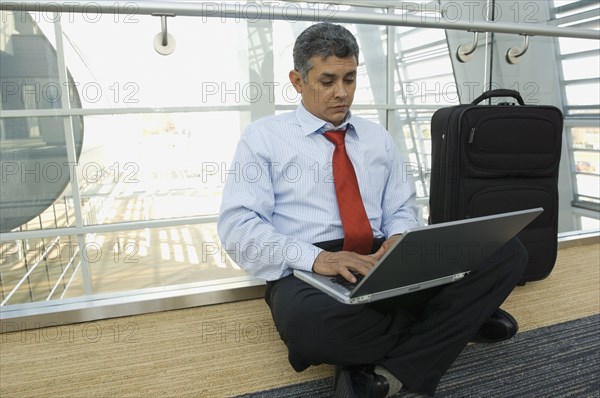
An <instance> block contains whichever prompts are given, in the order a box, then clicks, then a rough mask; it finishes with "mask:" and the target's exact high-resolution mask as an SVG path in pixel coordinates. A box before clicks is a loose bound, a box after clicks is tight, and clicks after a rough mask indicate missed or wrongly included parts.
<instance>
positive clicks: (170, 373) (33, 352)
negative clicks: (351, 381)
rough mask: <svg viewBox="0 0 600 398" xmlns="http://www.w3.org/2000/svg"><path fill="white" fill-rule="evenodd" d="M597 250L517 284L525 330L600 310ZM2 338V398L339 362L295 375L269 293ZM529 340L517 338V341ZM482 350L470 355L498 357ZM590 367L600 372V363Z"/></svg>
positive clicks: (211, 385) (562, 257)
mask: <svg viewBox="0 0 600 398" xmlns="http://www.w3.org/2000/svg"><path fill="white" fill-rule="evenodd" d="M599 249H600V245H599V244H597V243H596V244H591V245H586V246H579V247H572V248H568V249H563V250H560V251H559V256H558V260H557V263H556V267H555V269H554V271H553V272H552V274H551V275H550V277H548V278H547V279H545V280H543V281H539V282H533V283H528V284H527V285H526V286H522V287H518V288H516V289H515V291H514V292H513V293H512V294H511V296H510V297H509V299H508V300H507V301H506V302H505V303H504V305H503V308H505V309H506V310H508V311H510V312H511V313H512V314H513V315H515V317H516V318H517V319H518V320H519V322H520V325H521V332H527V331H532V332H533V333H538V334H539V335H541V336H543V335H545V334H546V333H548V331H551V330H552V329H540V328H544V327H546V326H550V325H555V324H561V323H564V322H568V321H572V320H578V319H581V318H586V317H589V316H592V315H595V314H598V313H600V254H599V253H600V250H599ZM15 326H16V328H17V329H18V325H15ZM597 331H598V329H597V328H596V332H597ZM571 332H572V333H576V332H577V330H576V329H573V330H572V331H571ZM566 334H569V333H566ZM523 335H524V334H523ZM573 336H575V337H576V335H575V334H573ZM0 339H1V340H0V397H2V398H12V397H15V398H17V397H19V398H20V397H76V398H80V397H142V396H143V397H231V396H238V395H241V394H247V393H252V392H256V391H265V390H272V389H276V388H281V387H285V386H295V385H299V384H300V383H304V382H310V381H315V380H317V381H318V380H323V379H326V378H328V377H331V375H332V373H333V369H332V367H331V366H318V367H312V368H310V369H308V370H306V371H305V372H302V373H296V372H294V371H293V369H292V368H291V367H290V366H289V364H288V362H287V352H286V348H285V346H284V345H283V343H282V342H281V341H280V339H279V336H278V334H277V332H276V331H275V329H274V327H273V322H272V320H271V317H270V314H269V310H268V307H267V306H266V304H265V303H264V301H263V300H262V299H256V300H249V301H243V302H237V303H228V304H221V305H213V306H205V307H197V308H190V309H184V310H177V311H167V312H160V313H153V314H144V315H139V316H131V317H124V318H117V319H107V320H102V321H96V322H86V323H82V324H77V325H65V326H60V327H47V328H43V329H37V330H31V331H16V332H12V333H4V334H1V335H0ZM521 340H522V334H519V335H517V337H516V338H515V339H514V340H513V341H512V342H511V344H513V343H519V342H521ZM551 342H552V343H551V344H547V345H540V346H539V347H537V348H536V349H540V350H542V351H543V350H546V353H555V352H557V350H556V349H555V347H554V346H555V344H558V343H560V339H559V340H558V341H554V340H551ZM533 348H535V347H531V349H533ZM480 349H481V348H477V350H480ZM529 349H530V347H528V346H527V348H526V349H524V352H523V353H522V355H523V356H522V357H521V354H520V353H519V352H515V354H514V356H513V357H510V358H505V359H504V358H503V359H502V361H503V363H502V367H504V366H506V365H505V363H508V362H514V361H521V360H522V358H534V357H535V356H530V355H529V353H528V352H527V350H529ZM561 349H564V352H565V353H568V352H570V351H573V350H577V349H579V348H578V346H577V344H573V345H570V346H565V347H563V348H561ZM469 350H470V349H469ZM595 350H596V351H595V354H596V358H597V355H598V348H596V349H595ZM468 352H470V351H465V353H468ZM478 352H480V351H473V353H472V354H470V355H473V356H475V357H478V356H481V357H482V358H487V357H488V356H490V355H494V356H495V355H497V354H489V353H487V352H483V351H482V352H481V353H479V354H478ZM561 352H563V351H561ZM591 352H592V354H594V351H591ZM526 355H527V356H526ZM463 356H465V355H463ZM463 356H461V358H463ZM562 358H563V357H561V358H560V361H559V363H562V362H561V361H562ZM564 358H565V359H566V358H567V357H566V356H565V357H564ZM480 359H481V358H480ZM461 360H462V359H461ZM577 360H578V359H577V358H575V361H577ZM469 363H471V362H466V363H465V364H469ZM482 363H485V364H487V363H488V362H486V361H484V362H482ZM490 363H491V362H490ZM497 363H498V362H496V364H497ZM519 363H521V364H522V362H519ZM455 365H456V364H455ZM464 366H467V365H464ZM523 366H524V365H523ZM536 367H539V364H538V365H537V366H536ZM455 368H456V366H454V367H453V368H452V369H455ZM480 368H481V369H480ZM512 369H513V373H511V376H510V377H509V375H505V376H503V377H506V384H510V383H511V381H512V379H513V378H514V377H516V376H519V377H522V378H524V379H525V380H527V379H531V380H532V383H533V382H534V381H535V380H536V378H539V376H536V378H533V377H532V376H531V375H530V374H529V373H528V372H529V370H525V369H526V368H524V367H521V368H519V367H515V366H513V367H512ZM591 369H592V370H594V372H595V371H596V370H597V362H596V368H594V367H593V366H592V367H591ZM484 370H485V367H483V366H477V367H472V368H471V370H469V372H472V373H473V374H474V376H473V377H477V381H478V383H476V384H478V385H479V384H481V383H482V382H484V381H485V380H484V379H483V377H481V378H480V377H478V376H476V374H477V373H476V372H479V371H484ZM453 371H454V370H453ZM563 373H564V372H563V371H562V370H558V371H557V370H556V369H554V368H553V369H551V370H549V371H548V372H547V373H546V377H547V379H548V383H552V384H553V385H554V386H555V387H556V391H555V392H556V394H554V393H553V394H551V395H552V396H554V395H561V391H569V390H561V388H562V387H561V384H562V383H559V381H561V380H562V379H561V377H562V374H563ZM598 373H600V372H598ZM502 380H503V379H502ZM554 380H556V382H555V381H554ZM444 383H446V384H447V386H445V387H444V388H450V389H453V390H452V392H451V393H452V394H454V395H453V396H501V394H500V395H498V394H495V395H494V394H484V393H481V391H484V390H481V391H480V393H476V392H471V390H462V389H463V388H466V387H463V386H461V385H460V383H458V382H457V381H456V380H454V381H453V379H448V380H446V381H444ZM300 385H301V384H300ZM481 385H483V384H481ZM482 388H483V387H482ZM504 391H508V390H504ZM506 394H507V395H505V396H521V395H522V394H520V393H518V392H516V391H514V394H513V393H506ZM304 396H307V395H304ZM539 396H548V395H539ZM574 396H577V394H575V395H574Z"/></svg>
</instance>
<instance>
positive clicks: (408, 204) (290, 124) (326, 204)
mask: <svg viewBox="0 0 600 398" xmlns="http://www.w3.org/2000/svg"><path fill="white" fill-rule="evenodd" d="M343 126H346V128H347V130H346V131H347V133H346V150H347V152H348V156H349V157H350V159H351V160H352V164H353V165H354V168H355V170H356V176H357V179H358V184H359V187H360V192H361V196H362V198H363V202H364V205H365V210H366V212H367V215H368V217H369V221H370V223H371V227H372V229H373V234H374V236H375V237H376V238H377V237H389V236H391V235H394V234H398V233H402V232H405V231H406V230H407V229H408V228H410V227H414V226H416V225H417V224H418V218H417V206H416V203H415V189H414V181H413V179H412V174H411V170H412V168H411V167H408V164H407V163H403V162H402V161H401V159H400V156H399V154H398V151H397V149H396V147H395V145H394V143H393V141H392V138H391V136H390V134H389V133H388V132H387V131H386V130H385V129H384V128H382V127H380V126H379V125H377V124H375V123H373V122H371V121H368V120H366V119H363V118H360V117H356V116H353V115H351V114H349V117H348V118H347V119H346V121H345V122H344V123H343V124H342V125H341V126H336V128H339V127H343ZM332 128H334V126H332V125H331V124H329V123H326V122H325V121H323V120H321V119H319V118H317V117H316V116H314V115H312V114H311V113H309V112H308V111H307V110H306V109H305V108H304V107H303V106H302V104H300V105H299V106H298V108H297V109H296V111H293V112H289V113H286V114H282V115H276V116H269V117H266V118H263V119H261V120H258V121H256V122H254V123H252V124H251V125H250V126H248V128H247V129H246V130H245V131H244V133H243V134H242V136H241V138H240V141H239V143H238V146H237V149H236V153H235V156H234V160H233V163H232V164H231V165H230V166H229V169H228V172H227V173H228V175H227V182H226V184H225V188H224V191H223V199H222V202H221V209H220V213H219V220H218V223H217V231H218V234H219V238H220V239H221V242H222V244H223V245H224V248H223V250H224V251H226V252H227V253H228V254H229V256H230V257H231V258H232V260H233V261H235V262H236V263H237V264H239V265H240V266H241V267H242V268H243V269H244V270H246V271H247V272H249V273H250V274H252V275H254V276H256V277H259V278H262V279H265V280H275V279H279V278H282V277H284V276H286V275H289V274H290V273H291V272H292V270H293V269H295V268H297V269H301V270H307V271H310V270H312V266H313V263H314V260H315V258H316V257H317V255H318V254H319V253H320V252H321V249H319V248H317V247H316V246H314V245H313V244H312V243H316V242H323V241H328V240H333V239H342V238H343V237H344V230H343V227H342V222H341V220H340V215H339V210H338V205H337V198H336V194H335V186H334V182H333V173H332V163H331V160H332V156H333V149H334V145H333V144H332V143H331V142H329V141H328V140H327V139H326V138H325V137H324V136H323V132H324V131H326V130H330V129H332Z"/></svg>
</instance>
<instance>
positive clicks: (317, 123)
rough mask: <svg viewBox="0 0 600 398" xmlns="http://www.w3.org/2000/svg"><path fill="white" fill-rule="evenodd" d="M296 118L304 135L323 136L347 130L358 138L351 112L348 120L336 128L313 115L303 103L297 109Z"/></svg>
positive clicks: (347, 116) (347, 117)
mask: <svg viewBox="0 0 600 398" xmlns="http://www.w3.org/2000/svg"><path fill="white" fill-rule="evenodd" d="M296 117H297V118H298V121H299V122H300V127H301V129H302V132H303V133H304V135H309V134H312V133H319V134H323V133H324V132H325V131H328V130H346V132H347V133H349V134H351V135H354V136H355V137H357V134H356V130H355V129H354V126H353V125H352V112H351V111H348V114H347V115H346V118H345V119H344V121H343V122H342V123H341V124H340V125H338V126H334V125H333V124H331V123H329V122H326V121H324V120H321V119H319V118H318V117H316V116H315V115H313V114H312V113H310V112H309V111H308V110H307V109H306V108H305V107H304V104H302V102H301V103H300V104H299V105H298V108H297V109H296ZM357 138H358V137H357Z"/></svg>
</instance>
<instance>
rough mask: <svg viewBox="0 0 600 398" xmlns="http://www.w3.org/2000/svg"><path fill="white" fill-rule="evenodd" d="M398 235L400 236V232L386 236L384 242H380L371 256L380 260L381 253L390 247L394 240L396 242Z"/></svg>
mask: <svg viewBox="0 0 600 398" xmlns="http://www.w3.org/2000/svg"><path fill="white" fill-rule="evenodd" d="M400 236H402V235H401V234H397V235H392V236H390V237H389V238H387V239H386V240H385V242H383V243H382V244H381V247H380V248H379V250H377V251H376V252H375V253H373V254H372V256H373V257H374V258H375V259H376V260H377V261H379V260H381V257H383V255H384V254H385V253H386V252H387V251H388V250H389V249H390V247H392V245H393V244H394V242H396V241H397V240H398V239H399V238H400Z"/></svg>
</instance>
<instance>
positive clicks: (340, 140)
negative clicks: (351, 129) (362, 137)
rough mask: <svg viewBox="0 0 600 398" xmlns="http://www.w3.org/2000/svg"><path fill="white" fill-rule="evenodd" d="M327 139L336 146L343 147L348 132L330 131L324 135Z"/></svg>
mask: <svg viewBox="0 0 600 398" xmlns="http://www.w3.org/2000/svg"><path fill="white" fill-rule="evenodd" d="M323 135H324V136H325V138H327V139H328V140H329V141H331V142H333V144H334V145H335V146H338V145H343V144H344V138H345V137H346V130H329V131H326V132H324V133H323Z"/></svg>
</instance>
